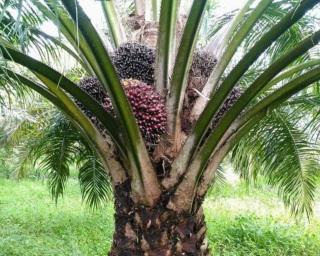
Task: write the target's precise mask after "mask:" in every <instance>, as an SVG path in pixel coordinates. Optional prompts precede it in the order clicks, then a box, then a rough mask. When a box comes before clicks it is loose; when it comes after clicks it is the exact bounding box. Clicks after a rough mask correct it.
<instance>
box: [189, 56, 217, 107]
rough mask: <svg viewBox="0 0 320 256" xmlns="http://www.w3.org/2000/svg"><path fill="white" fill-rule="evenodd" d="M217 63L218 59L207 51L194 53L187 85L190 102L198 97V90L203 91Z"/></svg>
mask: <svg viewBox="0 0 320 256" xmlns="http://www.w3.org/2000/svg"><path fill="white" fill-rule="evenodd" d="M216 64H217V59H216V58H215V57H214V56H212V55H210V54H208V53H207V52H203V51H200V52H196V53H195V54H194V56H193V61H192V65H191V69H190V72H189V80H188V87H187V95H188V101H189V103H192V101H193V100H195V99H196V98H198V96H199V93H198V92H197V91H199V92H201V91H202V89H203V87H204V86H205V84H206V83H207V81H208V78H209V76H210V75H211V73H212V71H213V69H214V67H215V66H216Z"/></svg>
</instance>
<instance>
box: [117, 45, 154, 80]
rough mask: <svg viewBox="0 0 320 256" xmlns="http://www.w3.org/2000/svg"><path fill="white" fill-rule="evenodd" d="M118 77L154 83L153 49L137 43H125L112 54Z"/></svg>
mask: <svg viewBox="0 0 320 256" xmlns="http://www.w3.org/2000/svg"><path fill="white" fill-rule="evenodd" d="M111 58H112V62H113V64H114V66H115V68H116V71H117V73H118V76H119V78H120V79H136V80H139V81H142V82H144V83H146V84H149V85H153V84H154V63H155V51H154V50H153V49H151V48H148V47H147V46H144V45H141V44H137V43H125V44H123V45H121V46H120V47H119V48H118V49H117V50H116V51H115V52H114V54H113V55H112V57H111Z"/></svg>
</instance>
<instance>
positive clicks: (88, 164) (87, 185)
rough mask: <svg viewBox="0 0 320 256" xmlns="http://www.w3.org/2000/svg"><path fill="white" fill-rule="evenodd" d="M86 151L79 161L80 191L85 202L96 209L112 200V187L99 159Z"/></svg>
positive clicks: (90, 151)
mask: <svg viewBox="0 0 320 256" xmlns="http://www.w3.org/2000/svg"><path fill="white" fill-rule="evenodd" d="M85 149H86V150H84V151H82V152H81V153H82V154H81V157H80V160H79V161H78V168H79V176H78V177H79V183H80V189H81V194H82V198H83V200H84V201H85V202H86V203H87V204H88V205H89V206H90V207H91V208H93V209H96V208H98V207H99V206H101V205H103V204H104V203H105V202H107V201H108V200H110V199H111V198H110V197H111V195H112V185H111V183H110V179H109V177H108V175H107V172H106V170H105V168H104V166H103V165H102V164H101V162H100V161H99V159H98V157H97V156H96V155H95V154H94V152H92V150H90V149H88V148H85Z"/></svg>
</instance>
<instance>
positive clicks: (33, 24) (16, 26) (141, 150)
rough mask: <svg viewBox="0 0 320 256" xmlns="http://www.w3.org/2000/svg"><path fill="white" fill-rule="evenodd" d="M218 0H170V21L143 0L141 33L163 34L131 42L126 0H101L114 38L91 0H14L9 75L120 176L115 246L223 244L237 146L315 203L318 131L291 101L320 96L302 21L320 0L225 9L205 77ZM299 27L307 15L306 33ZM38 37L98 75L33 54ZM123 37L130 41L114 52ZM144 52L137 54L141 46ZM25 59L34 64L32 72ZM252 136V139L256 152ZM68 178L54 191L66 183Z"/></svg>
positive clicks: (127, 250)
mask: <svg viewBox="0 0 320 256" xmlns="http://www.w3.org/2000/svg"><path fill="white" fill-rule="evenodd" d="M209 2H211V1H208V0H194V1H193V2H192V5H191V8H190V12H189V15H188V16H187V18H186V19H185V20H186V21H185V22H183V21H182V20H183V19H182V20H181V19H180V17H179V15H178V13H179V12H178V11H179V7H180V5H181V4H182V3H183V2H182V3H181V2H180V1H179V0H162V1H161V4H160V5H159V6H160V10H159V13H160V15H159V21H157V20H158V11H157V9H158V7H159V6H158V2H157V1H150V2H145V1H139V0H136V1H134V6H135V14H136V20H135V21H134V22H138V21H139V22H140V21H141V19H142V20H143V21H142V22H143V26H140V25H139V24H138V25H137V24H136V25H137V26H134V27H135V28H136V27H139V29H140V32H141V34H140V35H142V36H139V38H140V40H141V41H142V42H140V43H143V42H144V41H148V42H150V45H149V47H151V48H147V47H146V46H143V45H137V44H123V43H126V41H127V40H128V33H126V32H125V29H124V26H123V25H122V24H121V20H120V15H118V13H117V9H116V8H115V7H116V6H115V3H114V1H112V0H110V1H101V9H102V10H103V13H104V14H105V18H106V24H108V27H109V38H110V41H109V40H107V38H104V37H103V36H104V35H102V34H99V32H98V31H97V30H96V28H95V26H94V25H93V24H92V22H91V20H90V19H89V17H88V16H87V15H86V13H85V11H84V10H83V9H82V7H81V6H80V4H79V3H78V1H77V0H75V1H70V0H59V1H53V0H45V1H37V0H28V1H14V0H8V1H5V2H4V3H3V4H2V5H1V10H2V22H1V40H0V50H1V53H2V64H1V72H2V74H3V79H7V82H6V83H4V86H6V87H7V86H11V87H14V88H17V89H21V86H23V85H24V86H26V87H28V88H31V89H32V90H34V91H36V92H38V93H40V94H41V95H42V96H43V97H45V98H46V99H48V100H49V101H50V102H52V103H53V104H54V105H55V106H57V107H58V108H59V109H60V110H61V111H62V112H64V113H65V115H66V116H67V117H68V118H69V120H70V122H71V124H72V125H73V127H75V128H76V129H78V132H79V133H80V134H81V136H82V138H83V139H84V140H85V141H86V144H87V145H88V146H89V147H90V148H91V150H92V152H94V154H96V155H97V156H99V159H100V163H101V165H102V166H103V169H104V170H105V171H106V172H107V173H108V175H109V177H110V180H111V183H112V186H113V194H114V201H115V228H116V229H115V234H114V242H113V246H112V248H111V251H110V252H109V255H156V254H158V255H209V249H208V244H207V242H206V237H205V236H206V227H205V221H204V215H203V211H202V206H201V205H202V202H203V198H204V196H205V194H206V193H207V191H208V189H209V187H210V185H211V183H212V181H213V179H214V177H215V173H216V171H217V169H218V167H219V165H220V163H221V162H222V161H223V159H224V158H225V156H226V155H227V154H228V153H229V152H230V151H231V150H233V153H234V154H233V156H234V161H235V163H237V164H238V166H242V167H243V166H246V165H247V166H248V167H250V168H249V169H248V170H253V171H255V172H257V171H259V163H263V164H261V166H260V167H261V172H262V173H264V174H265V175H267V176H269V177H270V182H271V183H274V184H277V185H279V186H280V188H281V191H282V193H283V196H284V199H285V201H286V202H287V203H288V204H290V205H293V210H294V212H295V213H301V212H302V213H304V212H306V213H310V211H311V210H310V209H311V208H310V205H311V204H312V199H313V193H314V186H315V178H316V175H317V172H316V170H315V167H316V166H317V161H316V160H317V149H316V147H313V145H312V146H310V145H311V144H312V139H310V138H303V137H302V136H301V134H302V133H301V127H302V126H301V125H305V122H302V123H303V124H299V123H298V122H294V120H296V119H292V116H298V114H297V112H296V111H292V113H290V110H287V109H286V108H285V107H286V105H283V104H284V103H285V102H286V104H294V106H296V107H297V109H298V110H299V109H300V110H301V108H299V107H298V106H299V104H300V107H301V106H305V108H306V109H307V108H308V107H309V108H312V104H311V103H310V102H309V101H306V98H305V97H304V98H303V99H304V101H305V102H304V103H303V102H301V99H300V103H299V95H300V96H301V95H304V94H307V93H310V90H311V89H310V88H312V87H311V86H310V85H312V84H314V83H316V82H317V81H318V80H319V79H320V69H319V60H318V59H317V58H318V57H319V55H318V53H317V52H316V51H311V49H312V48H315V47H316V45H317V44H318V42H319V40H320V31H319V30H317V29H313V28H311V29H308V28H309V27H308V26H302V25H301V24H303V23H300V22H301V21H302V20H303V19H304V18H303V17H307V16H308V15H311V14H307V12H308V11H311V10H318V8H319V6H318V5H317V4H318V3H319V2H320V1H318V0H301V1H289V3H288V1H272V0H261V1H254V0H248V1H247V2H246V4H245V5H244V7H243V8H242V9H241V10H240V11H239V12H237V13H236V14H235V15H234V14H233V15H230V18H226V19H224V22H223V21H222V22H220V23H219V24H221V25H220V26H219V27H218V28H217V29H216V31H219V32H217V33H219V34H216V35H217V37H219V38H220V39H221V37H222V38H223V40H222V48H221V50H220V54H219V56H217V57H218V58H217V63H216V61H214V60H213V59H214V58H212V59H211V61H209V62H208V63H207V64H208V65H207V67H208V68H207V70H206V71H208V72H209V74H208V75H207V76H206V77H205V78H204V77H200V78H199V77H198V78H199V79H195V73H196V71H195V70H196V68H195V67H196V66H197V63H198V62H199V60H200V62H202V61H205V60H206V59H208V58H209V57H208V58H206V57H201V56H200V55H201V54H198V53H197V51H196V43H197V40H198V37H199V30H200V25H201V22H202V20H203V16H204V14H205V11H206V6H207V4H208V3H209ZM10 8H11V9H12V8H13V9H15V10H18V12H15V13H18V15H16V17H14V16H13V15H12V12H11V9H10ZM149 11H150V12H151V14H152V15H150V14H148V13H149ZM277 11H279V12H280V11H282V12H281V15H280V14H279V13H278V12H277ZM272 12H273V13H274V15H273V16H272V18H270V13H272ZM39 14H41V15H39ZM268 15H269V16H268ZM145 17H151V19H152V20H153V21H154V24H153V26H151V25H150V26H147V25H149V24H147V22H146V20H145ZM224 18H225V17H224ZM230 19H231V20H230ZM43 20H47V21H52V22H54V23H55V24H56V25H57V27H58V28H59V31H60V32H61V33H60V37H59V38H58V39H57V38H54V37H52V36H50V35H48V34H46V33H45V32H44V31H41V29H39V24H41V22H43ZM178 21H179V22H178ZM139 22H138V23H139ZM184 23H185V24H184ZM225 23H227V25H224V24H225ZM217 24H218V23H217ZM299 24H300V25H299ZM157 26H158V29H157V31H158V33H157V36H156V37H154V38H156V40H147V39H148V38H147V37H144V35H145V34H147V35H148V33H146V32H150V31H145V30H141V29H145V28H146V27H149V28H151V31H154V28H157ZM297 27H299V28H300V29H302V33H300V34H299V35H298V36H297V34H295V33H294V31H296V29H297ZM311 27H312V26H311ZM22 35H23V36H24V37H22ZM129 35H130V33H129ZM149 35H150V33H149ZM151 35H152V33H151ZM153 35H154V34H153ZM294 35H296V36H294ZM21 42H22V43H23V44H21ZM155 42H156V43H155ZM26 43H28V45H32V46H39V45H40V46H41V45H42V46H45V49H47V50H48V52H46V51H43V47H39V51H40V52H41V53H42V55H43V57H47V56H52V58H53V56H54V55H55V53H56V52H55V48H56V47H57V48H62V49H63V50H64V51H66V52H67V53H69V54H70V55H71V56H73V57H74V59H75V60H76V61H77V62H78V63H79V64H80V65H81V66H82V67H83V68H84V69H85V70H86V71H87V73H88V76H91V77H90V78H86V79H85V80H83V81H82V82H80V83H79V84H76V83H74V82H72V81H71V80H70V79H68V78H67V77H66V76H65V75H64V74H62V73H61V72H58V71H57V70H55V69H53V68H52V67H50V65H49V64H50V63H52V62H51V61H50V59H49V61H50V63H48V58H43V59H42V61H39V60H37V59H35V58H33V57H31V56H30V55H28V51H27V50H28V45H27V46H26ZM213 45H214V44H213ZM152 46H155V49H152ZM243 46H245V47H243ZM50 47H51V48H50ZM112 47H120V48H118V49H116V50H115V51H114V53H111V50H112ZM209 48H210V47H209ZM211 49H212V48H211ZM132 52H134V53H137V54H136V55H134V56H135V59H134V60H135V61H133V60H132V59H130V56H129V57H128V54H129V53H132ZM270 53H271V54H270ZM123 55H125V58H124V59H121V58H120V57H121V56H123ZM141 56H143V57H141ZM199 56H200V57H199ZM138 57H139V58H144V59H143V62H139V61H137V59H138ZM195 59H197V61H195ZM209 59H210V58H209ZM136 62H138V64H137V63H136ZM153 62H154V65H153ZM134 63H136V65H137V66H134ZM17 65H19V66H23V67H25V68H26V69H27V70H29V71H30V72H31V74H32V75H30V73H27V75H22V74H21V72H18V71H17V69H16V66H17ZM210 66H211V67H212V69H213V70H211V69H210V68H209V67H210ZM213 67H214V68H213ZM146 68H147V69H146ZM141 70H142V71H143V72H141ZM144 71H145V72H144ZM200 73H201V72H200ZM204 73H206V72H204ZM148 74H149V75H150V74H151V76H149V77H146V75H148ZM241 84H244V85H242V86H241V89H239V85H241ZM190 86H191V87H190ZM308 88H309V89H308ZM193 92H196V96H192V95H193ZM97 95H98V96H97ZM199 95H200V96H199ZM297 95H298V96H297ZM192 97H193V98H192ZM315 102H316V101H314V103H315ZM315 106H316V104H315ZM279 107H280V108H279ZM313 109H316V107H315V108H313ZM298 112H299V111H298ZM316 117H317V115H316V114H315V115H313V116H311V117H310V120H313V119H314V118H316ZM308 120H309V118H308V119H307V121H308ZM261 123H262V124H264V125H262V126H259V127H260V129H258V128H256V124H261ZM275 123H276V124H277V125H270V124H275ZM311 123H312V122H311ZM278 124H279V125H278ZM261 127H262V129H261ZM270 134H272V136H274V135H277V136H275V137H272V136H270ZM271 139H273V141H272V140H271ZM279 141H280V142H283V145H290V147H288V148H287V147H285V146H282V147H281V144H280V143H277V142H279ZM272 142H274V143H277V144H276V145H278V146H279V147H277V148H273V146H272V145H275V144H272ZM288 142H289V144H286V143H288ZM248 144H249V145H248ZM235 146H236V147H235ZM243 148H251V150H250V151H248V155H247V156H245V155H244V154H243ZM52 150H56V148H54V149H52ZM237 152H242V154H238V155H237ZM288 155H289V156H295V158H291V157H286V156H288ZM248 163H250V164H248ZM56 164H57V165H59V164H62V162H58V163H56ZM64 169H67V168H62V169H61V168H57V170H64ZM65 174H66V173H62V174H61V175H65ZM244 174H245V173H244ZM55 175H58V177H59V173H57V172H56V173H55ZM98 179H99V178H98ZM59 182H61V179H59V178H58V179H56V180H55V181H54V184H59ZM62 182H63V180H62ZM60 184H61V183H60ZM89 186H90V185H89ZM56 188H57V190H54V191H53V193H57V191H58V193H59V191H61V190H62V189H63V186H56ZM301 198H302V199H301ZM299 199H300V200H299ZM301 200H302V201H301Z"/></svg>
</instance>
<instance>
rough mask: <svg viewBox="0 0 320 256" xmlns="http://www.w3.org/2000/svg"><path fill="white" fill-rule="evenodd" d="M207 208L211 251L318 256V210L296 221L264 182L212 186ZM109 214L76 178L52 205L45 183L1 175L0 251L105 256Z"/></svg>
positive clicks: (109, 236) (11, 255) (109, 235)
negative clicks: (89, 201)
mask: <svg viewBox="0 0 320 256" xmlns="http://www.w3.org/2000/svg"><path fill="white" fill-rule="evenodd" d="M319 199H320V198H319ZM319 201H320V200H319ZM318 208H319V209H320V207H319V205H318ZM205 211H206V217H207V223H208V228H209V232H208V237H209V240H210V244H211V247H212V248H213V252H214V255H228V256H231V255H234V256H238V255H259V256H264V255H265V256H267V255H268V256H269V255H272V256H273V255H279V256H280V255H281V256H282V255H290V256H291V255H314V256H318V255H320V212H316V215H315V218H314V219H313V220H312V222H311V224H309V225H307V224H306V223H305V222H303V221H300V222H299V223H296V222H295V221H294V220H293V219H292V218H290V216H289V215H288V213H287V212H286V211H285V209H283V207H282V204H281V203H280V202H279V200H278V199H277V197H276V195H275V193H274V192H272V191H271V190H270V188H268V187H267V186H260V187H259V188H253V189H250V190H247V188H246V187H245V186H244V185H237V186H234V187H233V186H231V185H227V186H225V187H223V188H220V189H215V190H214V191H212V193H211V195H210V198H209V199H207V201H206V203H205ZM112 215H113V208H112V203H110V204H108V205H107V206H106V207H105V208H103V209H100V210H99V211H97V212H95V213H92V212H91V211H90V210H89V209H87V208H86V206H84V205H82V203H81V197H80V193H79V189H78V187H77V184H76V182H72V181H71V182H70V183H69V186H68V191H67V193H66V195H65V197H64V199H63V200H61V201H60V202H58V204H57V206H56V205H55V203H54V202H53V201H52V200H51V198H50V196H49V193H48V190H47V187H46V184H44V183H41V182H36V181H23V182H19V183H18V182H15V181H9V180H4V179H0V255H1V256H4V255H6V256H7V255H8V256H15V255H19V256H20V255H23V256H31V255H35V256H38V255H39V256H40V255H41V256H49V255H50V256H51V255H59V256H60V255H61V256H64V255H68V256H69V255H70V256H71V255H74V256H75V255H90V256H91V255H92V256H99V255H106V251H107V250H108V248H109V246H110V243H111V239H112V232H113V217H112Z"/></svg>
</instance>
